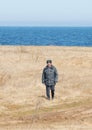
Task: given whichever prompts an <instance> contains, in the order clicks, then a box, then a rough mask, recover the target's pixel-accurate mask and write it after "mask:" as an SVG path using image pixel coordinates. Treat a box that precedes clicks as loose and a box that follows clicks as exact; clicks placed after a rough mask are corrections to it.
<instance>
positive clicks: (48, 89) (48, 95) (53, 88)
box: [46, 85, 55, 99]
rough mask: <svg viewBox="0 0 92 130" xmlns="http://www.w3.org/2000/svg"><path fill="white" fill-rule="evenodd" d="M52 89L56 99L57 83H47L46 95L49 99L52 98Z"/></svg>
mask: <svg viewBox="0 0 92 130" xmlns="http://www.w3.org/2000/svg"><path fill="white" fill-rule="evenodd" d="M50 91H51V96H52V99H54V92H55V85H50V86H49V85H46V95H47V98H48V99H50Z"/></svg>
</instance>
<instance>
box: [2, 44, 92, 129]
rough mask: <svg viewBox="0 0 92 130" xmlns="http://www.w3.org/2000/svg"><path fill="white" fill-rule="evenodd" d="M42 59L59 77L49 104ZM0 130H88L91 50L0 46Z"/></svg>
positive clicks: (90, 123)
mask: <svg viewBox="0 0 92 130" xmlns="http://www.w3.org/2000/svg"><path fill="white" fill-rule="evenodd" d="M47 59H52V61H53V65H55V66H56V68H57V70H58V73H59V81H58V83H57V85H56V90H55V99H54V100H53V101H52V100H50V101H48V100H47V99H46V95H45V86H44V85H43V84H42V83H41V76H42V70H43V68H44V67H45V65H46V60H47ZM0 130H92V48H91V47H90V48H87V47H57V46H47V47H42V46H39V47H37V46H29V47H28V46H17V47H16V46H0Z"/></svg>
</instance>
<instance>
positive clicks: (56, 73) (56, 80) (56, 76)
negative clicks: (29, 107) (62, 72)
mask: <svg viewBox="0 0 92 130" xmlns="http://www.w3.org/2000/svg"><path fill="white" fill-rule="evenodd" d="M56 82H58V72H57V69H56V68H55V83H56Z"/></svg>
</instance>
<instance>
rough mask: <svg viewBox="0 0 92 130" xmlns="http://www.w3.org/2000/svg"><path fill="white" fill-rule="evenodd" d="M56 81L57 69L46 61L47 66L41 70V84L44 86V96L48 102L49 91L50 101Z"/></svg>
mask: <svg viewBox="0 0 92 130" xmlns="http://www.w3.org/2000/svg"><path fill="white" fill-rule="evenodd" d="M57 81H58V73H57V69H56V68H55V67H54V66H53V65H52V61H51V60H47V66H46V67H45V68H44V69H43V73H42V83H43V84H45V85H46V95H47V98H48V99H49V100H50V90H51V96H52V99H54V92H55V85H56V83H57Z"/></svg>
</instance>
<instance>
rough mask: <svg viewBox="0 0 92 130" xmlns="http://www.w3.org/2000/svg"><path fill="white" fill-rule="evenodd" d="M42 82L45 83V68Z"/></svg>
mask: <svg viewBox="0 0 92 130" xmlns="http://www.w3.org/2000/svg"><path fill="white" fill-rule="evenodd" d="M42 83H43V84H44V83H45V73H44V70H43V73H42Z"/></svg>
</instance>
